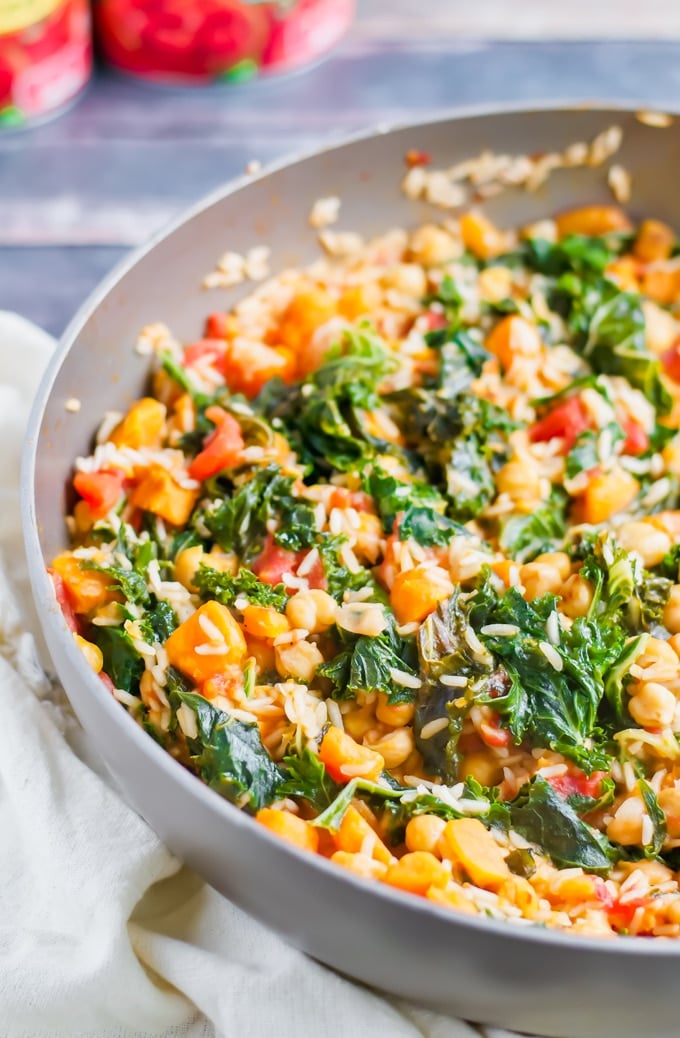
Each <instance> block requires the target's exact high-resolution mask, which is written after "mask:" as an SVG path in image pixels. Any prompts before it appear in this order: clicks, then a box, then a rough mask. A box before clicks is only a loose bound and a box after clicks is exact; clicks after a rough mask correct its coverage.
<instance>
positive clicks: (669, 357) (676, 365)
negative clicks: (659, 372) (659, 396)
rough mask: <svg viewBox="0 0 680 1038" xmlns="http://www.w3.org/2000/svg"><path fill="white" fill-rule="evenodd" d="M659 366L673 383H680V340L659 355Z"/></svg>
mask: <svg viewBox="0 0 680 1038" xmlns="http://www.w3.org/2000/svg"><path fill="white" fill-rule="evenodd" d="M661 365H662V367H663V370H664V371H665V372H666V374H667V375H668V376H670V378H672V379H673V381H674V382H680V340H678V341H677V342H674V343H673V345H672V346H671V347H670V349H668V350H666V352H665V353H662V354H661Z"/></svg>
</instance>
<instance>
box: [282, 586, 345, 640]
mask: <svg viewBox="0 0 680 1038" xmlns="http://www.w3.org/2000/svg"><path fill="white" fill-rule="evenodd" d="M337 608H338V607H337V604H336V601H335V599H334V598H332V597H331V596H330V595H329V594H328V593H327V592H326V591H321V590H320V589H317V588H314V589H313V590H311V591H298V593H297V594H296V595H293V596H292V598H289V599H288V604H287V605H286V616H287V618H288V620H289V622H290V624H291V626H292V627H298V628H303V630H305V631H309V632H310V634H320V633H321V632H322V631H327V630H328V628H329V627H330V626H331V625H332V624H333V622H334V620H335V613H336V610H337Z"/></svg>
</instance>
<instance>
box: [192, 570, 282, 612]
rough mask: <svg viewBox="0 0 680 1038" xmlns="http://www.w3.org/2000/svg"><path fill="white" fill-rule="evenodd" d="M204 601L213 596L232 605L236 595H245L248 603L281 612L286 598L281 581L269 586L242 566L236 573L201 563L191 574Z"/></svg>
mask: <svg viewBox="0 0 680 1038" xmlns="http://www.w3.org/2000/svg"><path fill="white" fill-rule="evenodd" d="M193 582H194V585H195V586H196V587H197V588H198V591H199V594H200V596H201V598H202V599H203V600H204V601H208V600H209V599H214V600H215V601H217V602H221V603H222V605H226V606H232V605H233V604H234V602H235V601H236V599H237V598H240V597H241V596H243V597H244V598H247V599H248V601H249V602H250V603H251V605H259V606H269V607H271V608H273V609H278V610H279V612H281V611H282V610H283V609H284V608H285V605H286V602H287V601H288V595H287V594H286V590H285V588H284V586H283V584H277V585H276V586H275V587H272V585H271V584H265V583H264V581H262V580H259V579H258V578H257V577H256V575H255V574H254V573H253V571H252V570H249V569H245V568H244V567H241V569H239V571H238V573H237V574H236V575H235V576H231V574H229V573H224V572H223V571H221V570H216V569H212V568H211V567H210V566H206V565H205V563H201V565H200V566H199V568H198V570H197V572H196V573H195V575H194V578H193Z"/></svg>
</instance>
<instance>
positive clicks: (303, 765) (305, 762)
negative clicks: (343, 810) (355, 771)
mask: <svg viewBox="0 0 680 1038" xmlns="http://www.w3.org/2000/svg"><path fill="white" fill-rule="evenodd" d="M283 763H284V765H285V768H286V771H285V778H284V780H283V782H282V783H281V785H280V786H279V789H278V795H279V796H280V797H301V798H302V799H303V800H306V801H307V802H308V803H309V804H311V805H312V807H313V808H314V810H315V811H319V812H321V811H325V810H326V808H328V807H330V805H331V804H332V803H333V801H334V800H335V798H336V797H337V796H338V794H339V793H340V791H341V787H340V786H338V784H337V783H336V782H333V780H332V779H331V778H330V776H329V775H328V772H327V771H326V768H325V766H324V763H323V761H321V760H319V758H318V757H317V755H316V754H315V753H312V752H311V750H308V749H305V750H303V751H302V754H301V755H300V756H299V757H292V756H291V757H284V759H283Z"/></svg>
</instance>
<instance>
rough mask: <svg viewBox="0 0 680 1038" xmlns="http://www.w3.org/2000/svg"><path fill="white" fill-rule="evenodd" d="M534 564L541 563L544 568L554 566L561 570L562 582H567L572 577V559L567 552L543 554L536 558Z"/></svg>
mask: <svg viewBox="0 0 680 1038" xmlns="http://www.w3.org/2000/svg"><path fill="white" fill-rule="evenodd" d="M534 562H539V563H541V565H544V566H554V567H555V569H557V570H559V574H560V576H561V577H562V580H566V579H567V578H568V577H569V576H571V559H570V558H569V556H568V555H567V553H566V551H546V552H543V554H542V555H537V556H536V558H535V559H534Z"/></svg>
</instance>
